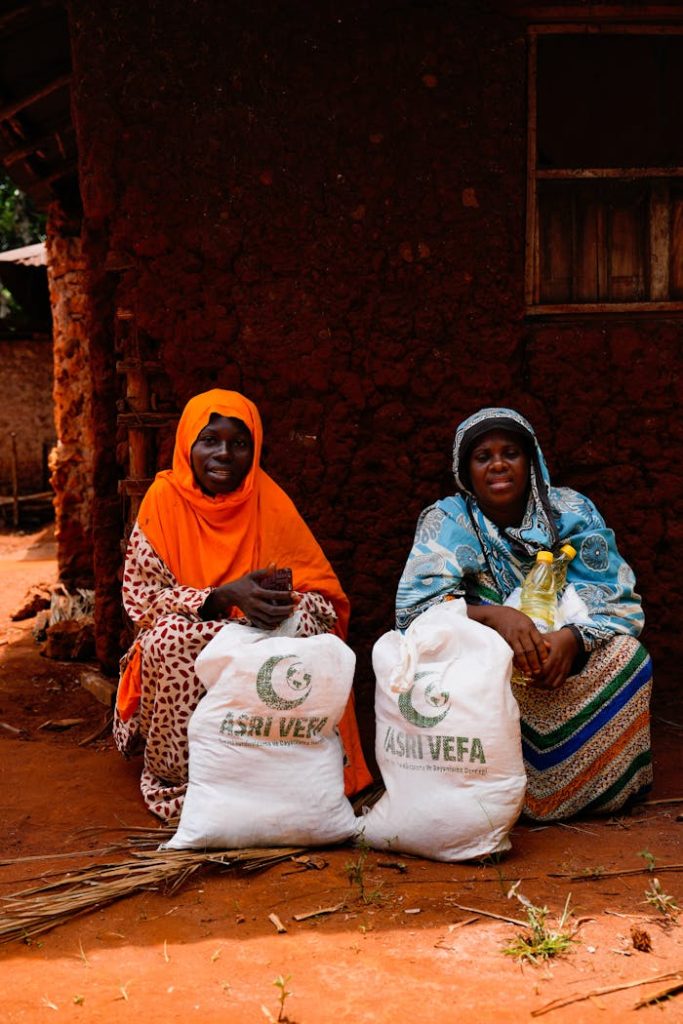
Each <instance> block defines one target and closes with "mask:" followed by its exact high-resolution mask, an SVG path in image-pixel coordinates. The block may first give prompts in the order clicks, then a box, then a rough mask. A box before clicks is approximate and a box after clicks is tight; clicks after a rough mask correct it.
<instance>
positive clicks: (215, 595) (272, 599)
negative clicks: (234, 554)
mask: <svg viewBox="0 0 683 1024" xmlns="http://www.w3.org/2000/svg"><path fill="white" fill-rule="evenodd" d="M271 572H272V567H268V568H267V569H255V570H254V571H253V572H248V573H245V575H244V576H240V577H239V579H236V580H231V581H230V582H229V583H223V584H222V585H221V586H220V587H216V588H215V590H212V591H211V593H210V594H209V596H208V597H207V599H206V601H205V602H204V604H203V605H202V607H201V609H200V612H199V614H200V616H201V618H202V619H205V620H211V619H224V618H229V617H230V615H231V613H232V611H233V609H234V608H239V610H240V611H241V612H242V613H243V614H244V615H245V616H246V618H248V619H249V621H250V622H251V623H252V625H254V626H258V628H259V629H275V628H276V627H277V626H279V625H280V624H281V623H282V622H284V620H285V619H287V618H289V616H290V615H291V614H292V612H293V611H294V609H295V608H296V606H297V604H298V603H299V601H300V600H301V597H300V595H299V594H296V593H294V592H293V591H291V590H269V589H266V588H265V587H262V586H261V581H262V580H263V579H264V578H265V577H267V576H269V575H270V573H271Z"/></svg>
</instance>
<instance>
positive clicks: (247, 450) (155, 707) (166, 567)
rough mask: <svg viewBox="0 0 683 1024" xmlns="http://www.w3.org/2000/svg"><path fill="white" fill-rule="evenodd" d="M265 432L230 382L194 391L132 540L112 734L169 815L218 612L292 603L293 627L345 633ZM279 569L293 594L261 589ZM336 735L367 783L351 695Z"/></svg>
mask: <svg viewBox="0 0 683 1024" xmlns="http://www.w3.org/2000/svg"><path fill="white" fill-rule="evenodd" d="M262 440H263V430H262V426H261V418H260V416H259V413H258V410H257V408H256V406H255V405H254V404H253V402H250V401H249V399H247V398H245V397H244V396H243V395H240V394H239V393H238V392H236V391H222V390H218V389H216V390H213V391H207V392H205V393H204V394H201V395H197V396H196V397H195V398H193V399H191V400H190V401H189V402H188V404H187V405H186V406H185V409H184V411H183V414H182V416H181V419H180V422H179V424H178V430H177V433H176V443H175V449H174V453H173V468H172V469H170V470H166V471H165V472H162V473H158V474H157V476H156V479H155V480H154V483H153V484H152V486H151V487H150V489H149V491H148V492H147V494H146V495H145V497H144V499H143V501H142V504H141V506H140V511H139V514H138V519H137V522H136V524H135V526H134V528H133V531H132V533H131V536H130V542H129V547H128V552H127V555H126V565H125V570H124V576H123V603H124V607H125V609H126V612H127V613H128V615H129V616H130V618H131V619H132V620H133V622H134V623H135V625H136V628H137V635H136V639H135V643H134V644H133V646H132V647H131V649H130V650H129V651H128V653H127V654H126V656H125V657H124V658H123V660H122V674H121V680H120V682H119V690H118V694H117V701H116V713H115V718H114V738H115V740H116V744H117V746H118V748H119V750H121V751H122V753H124V754H125V755H129V754H132V753H134V752H136V751H137V750H139V749H140V747H141V746H143V745H144V768H143V771H142V777H141V781H140V788H141V790H142V794H143V797H144V799H145V803H146V804H147V806H148V807H149V809H150V810H151V811H153V812H154V814H156V815H158V816H159V817H160V818H163V819H165V820H173V819H175V818H177V817H178V815H179V813H180V810H181V807H182V802H183V798H184V796H185V790H186V788H187V770H188V745H187V724H188V721H189V718H190V716H191V714H192V712H193V711H194V709H195V707H196V706H197V704H198V703H199V700H200V699H201V697H202V696H203V694H204V688H203V686H202V684H201V683H200V681H199V679H198V678H197V676H196V674H195V671H194V662H195V658H196V657H197V655H198V654H199V652H200V651H201V650H203V648H204V647H205V646H206V644H207V643H208V642H209V640H211V639H212V638H213V637H214V636H215V635H216V634H217V633H218V632H219V631H220V630H221V629H222V627H223V626H224V625H225V621H226V620H227V619H240V620H242V621H245V620H246V621H248V622H250V623H251V624H253V625H254V626H258V627H259V628H261V629H273V628H275V627H277V626H279V625H280V624H281V623H282V622H283V621H284V620H285V619H286V618H288V617H289V616H290V615H291V614H292V612H293V611H294V610H295V608H296V609H297V610H298V612H299V614H298V615H297V620H298V622H299V626H298V633H297V635H299V636H305V635H312V634H315V633H325V632H334V633H336V634H337V635H338V636H340V637H342V638H344V637H345V636H346V630H347V626H348V618H349V603H348V600H347V598H346V595H345V594H344V592H343V590H342V589H341V586H340V585H339V581H338V579H337V577H336V576H335V574H334V572H333V570H332V567H331V566H330V564H329V562H328V561H327V559H326V558H325V556H324V554H323V552H322V550H321V548H320V546H319V545H318V543H317V542H316V540H315V538H314V537H313V534H312V533H311V531H310V530H309V529H308V527H307V526H306V524H305V523H304V521H303V519H302V518H301V516H300V515H299V513H298V512H297V510H296V508H295V506H294V504H293V502H292V501H291V500H290V499H289V498H288V497H287V495H286V494H285V493H284V491H283V490H282V489H281V488H280V487H278V485H277V484H276V483H275V482H274V480H272V479H271V478H270V477H269V476H268V474H267V473H265V472H264V470H263V469H261V465H260V458H261V445H262ZM274 566H279V567H287V568H291V571H292V589H291V591H290V590H287V591H276V590H272V589H270V588H268V586H267V584H268V577H269V576H270V574H271V571H272V567H274ZM262 584H266V585H265V586H262ZM340 732H341V735H342V740H343V742H344V748H345V752H346V759H345V789H346V793H347V795H351V794H352V793H356V792H358V791H359V790H361V789H363V788H364V787H365V786H367V785H369V783H370V782H371V781H372V779H371V776H370V774H369V772H368V770H367V767H366V765H365V761H364V759H363V753H362V749H361V745H360V740H359V737H358V728H357V725H356V720H355V715H354V711H353V706H352V704H351V703H350V704H349V706H348V708H347V711H346V714H345V716H344V718H343V719H342V722H341V725H340Z"/></svg>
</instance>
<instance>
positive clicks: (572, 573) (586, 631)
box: [558, 489, 644, 651]
mask: <svg viewBox="0 0 683 1024" xmlns="http://www.w3.org/2000/svg"><path fill="white" fill-rule="evenodd" d="M558 491H559V489H558ZM567 496H570V499H571V500H573V502H574V503H577V502H580V504H581V507H580V508H579V507H576V508H574V509H572V510H571V511H574V512H576V513H578V514H577V521H576V524H575V528H574V530H573V531H572V532H571V535H570V536H566V537H563V538H561V539H562V540H569V541H570V543H571V544H572V545H573V547H574V548H575V549H576V558H574V559H573V561H572V562H570V564H569V569H568V571H567V583H573V584H574V587H575V588H576V591H577V593H578V594H579V596H580V597H581V598H582V599H583V601H584V603H585V604H586V607H587V608H588V612H589V616H590V620H591V622H590V624H586V623H584V622H578V623H577V624H576V626H575V629H577V630H578V632H579V633H580V634H581V639H582V640H583V646H584V649H585V650H586V651H592V650H594V649H595V648H596V647H599V646H600V644H602V643H604V642H605V641H607V640H611V638H612V637H613V636H614V635H615V634H617V633H621V634H624V635H626V636H638V635H639V634H640V632H641V631H642V628H643V624H644V616H643V609H642V606H641V601H640V596H639V595H638V594H637V593H636V591H635V585H636V578H635V575H634V573H633V570H632V569H631V567H630V565H628V563H627V562H625V561H624V559H623V558H622V556H621V555H620V553H619V550H618V548H617V545H616V541H615V537H614V531H613V530H610V529H608V528H607V527H606V526H605V521H604V519H603V518H602V516H601V515H600V513H599V512H598V510H597V509H596V507H595V505H594V504H593V503H592V501H590V499H589V498H587V497H586V496H585V495H583V494H577V492H570V491H568V490H564V495H563V497H564V498H565V500H566V498H567Z"/></svg>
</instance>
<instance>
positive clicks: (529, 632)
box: [468, 605, 579, 690]
mask: <svg viewBox="0 0 683 1024" xmlns="http://www.w3.org/2000/svg"><path fill="white" fill-rule="evenodd" d="M473 613H474V614H473ZM468 615H469V616H470V618H474V619H477V620H478V621H479V622H483V623H484V625H487V626H491V627H492V628H493V629H495V630H496V632H497V633H499V634H500V636H502V638H503V640H505V641H506V643H507V644H509V646H510V647H511V648H512V651H513V655H514V659H513V660H514V664H515V667H516V668H517V669H518V670H519V671H520V672H521V673H523V674H524V675H525V676H526V677H527V678H528V679H529V685H531V686H535V687H538V688H539V689H542V690H555V689H557V687H558V686H562V685H563V683H564V682H565V681H566V680H567V677H568V676H569V674H570V672H571V667H572V663H573V661H574V658H575V657H576V655H577V654H578V653H579V650H578V644H577V641H576V637H575V636H574V634H573V633H572V631H571V630H569V629H559V630H555V631H553V632H551V633H541V632H540V631H539V630H538V629H537V628H536V626H535V625H534V623H533V621H532V620H531V619H530V618H529V616H528V615H525V614H524V612H520V611H518V610H517V609H516V608H510V607H508V606H506V605H502V606H497V605H470V606H469V608H468Z"/></svg>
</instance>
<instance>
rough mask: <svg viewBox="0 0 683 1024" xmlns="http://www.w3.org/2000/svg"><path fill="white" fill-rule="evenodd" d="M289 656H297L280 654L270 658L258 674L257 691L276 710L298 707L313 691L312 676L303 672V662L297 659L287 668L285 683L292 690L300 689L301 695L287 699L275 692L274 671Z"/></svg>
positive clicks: (265, 702)
mask: <svg viewBox="0 0 683 1024" xmlns="http://www.w3.org/2000/svg"><path fill="white" fill-rule="evenodd" d="M288 658H296V655H295V654H280V655H275V656H273V657H272V658H268V661H266V662H264V663H263V665H261V668H260V669H259V670H258V675H257V676H256V692H257V693H258V695H259V697H260V698H261V700H262V701H263V703H264V704H267V706H268V707H269V708H273V709H274V710H275V711H291V710H292V708H298V707H299V705H300V704H303V702H304V701H305V700H306V698H307V697H308V695H309V693H310V692H311V677H310V675H309V674H308V672H304V673H303V674H302V673H301V667H302V666H301V662H297V661H295V662H294V664H293V665H290V666H289V668H288V669H287V672H286V673H285V683H286V685H287V686H288V687H289V688H290V689H291V690H294V691H295V692H297V691H298V692H299V693H300V694H301V696H299V697H293V698H292V699H291V700H287V698H286V697H281V696H280V695H279V693H276V692H275V690H274V689H273V672H274V671H275V668H276V667H277V665H279V664H280V662H281V661H286V660H287V659H288ZM297 673H299V674H297Z"/></svg>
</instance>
